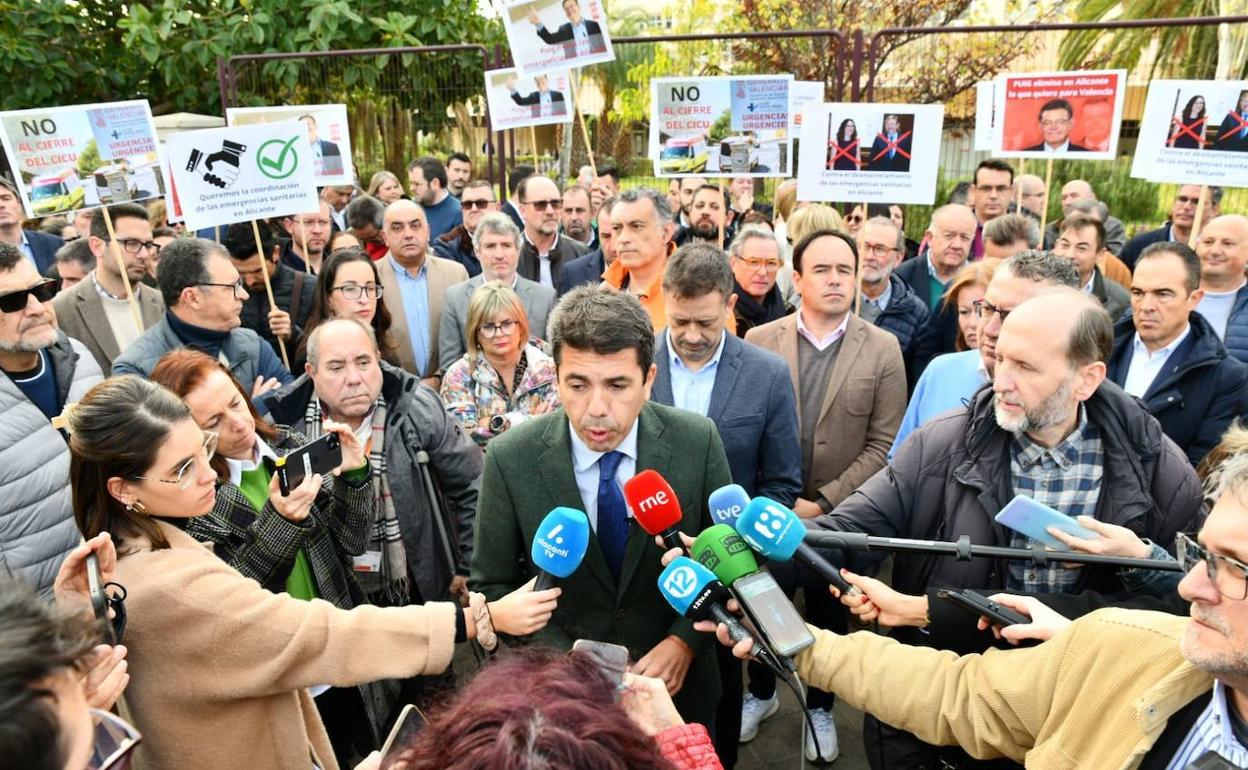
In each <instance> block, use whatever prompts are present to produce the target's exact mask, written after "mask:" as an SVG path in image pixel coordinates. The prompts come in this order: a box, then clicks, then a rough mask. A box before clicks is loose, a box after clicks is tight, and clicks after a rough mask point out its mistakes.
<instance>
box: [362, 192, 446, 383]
mask: <svg viewBox="0 0 1248 770" xmlns="http://www.w3.org/2000/svg"><path fill="white" fill-rule="evenodd" d="M381 237H382V238H383V239H384V240H385V242H386V248H387V249H388V251H387V252H386V255H385V256H384V257H382V258H381V259H379V260H377V272H378V273H379V274H380V276H381V285H382V289H383V291H382V297H383V299H382V301H383V302H385V303H386V308H387V309H388V310H389V311H390V317H391V320H392V323H391V326H390V334H391V336H392V337H393V339H394V341H395V342H397V343H398V346H399V349H398V358H399V365H400V366H402V367H403V368H404V369H405V370H407V371H408V372H410V373H412V374H414V375H416V376H417V377H420V378H421V381H422V382H424V383H425V384H426V385H429V386H430V387H432V388H434V389H435V390H436V389H437V388H438V387H439V386H440V384H441V383H440V381H439V378H438V377H437V371H438V327H439V326H440V325H441V323H442V298H443V297H444V296H445V295H446V290H447V289H449V288H450V287H451V286H454V285H455V284H457V283H460V282H461V281H466V280H468V271H467V270H466V269H464V266H463V265H461V264H459V263H458V262H454V261H452V260H449V259H443V258H441V257H435V256H434V255H433V254H432V253H431V252H430V251H429V222H428V221H427V220H426V219H425V210H424V209H423V208H421V207H420V204H418V203H415V202H413V201H409V200H397V201H395V202H394V203H391V204H390V205H389V206H387V207H386V213H385V216H384V218H383V219H382V227H381Z"/></svg>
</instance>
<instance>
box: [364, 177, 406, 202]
mask: <svg viewBox="0 0 1248 770" xmlns="http://www.w3.org/2000/svg"><path fill="white" fill-rule="evenodd" d="M368 194H369V195H371V196H373V197H374V198H376V199H377V200H379V201H381V202H382V203H384V204H386V205H387V206H389V205H390V204H391V203H394V202H395V201H397V200H399V199H400V198H402V197H403V185H402V184H400V183H399V178H398V177H397V176H395V175H394V174H392V173H390V172H389V171H378V172H377V173H376V174H373V178H372V179H370V180H369V181H368Z"/></svg>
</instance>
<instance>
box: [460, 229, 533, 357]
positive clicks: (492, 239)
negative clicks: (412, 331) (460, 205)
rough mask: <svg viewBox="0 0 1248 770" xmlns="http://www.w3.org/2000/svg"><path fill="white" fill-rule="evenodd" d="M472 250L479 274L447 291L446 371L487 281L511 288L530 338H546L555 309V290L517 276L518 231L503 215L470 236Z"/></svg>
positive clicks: (462, 341) (465, 345)
mask: <svg viewBox="0 0 1248 770" xmlns="http://www.w3.org/2000/svg"><path fill="white" fill-rule="evenodd" d="M472 248H473V251H475V252H476V254H477V257H478V258H479V259H480V260H481V273H480V274H479V275H475V276H473V277H472V278H470V279H469V280H467V281H464V282H463V283H457V284H455V285H454V286H452V287H451V288H449V289H447V291H446V300H445V301H444V302H443V304H442V321H441V324H440V326H439V329H438V368H439V369H440V370H441V371H444V372H445V371H446V370H447V369H450V368H451V365H452V364H454V363H455V362H456V361H458V360H459V359H460V357H461V356H463V355H464V352H465V351H466V350H467V349H468V341H467V339H465V338H464V329H465V328H466V327H467V325H468V300H469V299H471V298H472V293H473V292H474V291H476V290H477V287H479V286H481V285H482V284H484V283H485V282H486V281H498V282H499V283H503V284H506V285H508V286H511V287H512V288H513V289H515V290H516V294H517V295H519V297H520V302H521V304H523V305H524V312H525V314H526V315H528V317H529V328H530V329H532V330H533V336H535V337H538V338H542V339H544V338H545V337H546V321H547V319H548V318H549V317H550V311H551V310H552V309H553V308H554V306H555V290H554V289H552V288H550V287H549V286H543V285H541V284H540V283H537V282H536V281H530V280H529V279H528V278H524V277H522V276H519V275H517V274H516V265H517V263H518V262H519V261H520V229H519V228H518V227H516V226H515V225H514V224H512V221H511V219H510V218H508V217H507V215H505V214H498V213H494V214H487V215H486V216H485V218H483V219H482V220H481V223H480V224H478V225H477V229H476V230H475V231H474V232H473V234H472Z"/></svg>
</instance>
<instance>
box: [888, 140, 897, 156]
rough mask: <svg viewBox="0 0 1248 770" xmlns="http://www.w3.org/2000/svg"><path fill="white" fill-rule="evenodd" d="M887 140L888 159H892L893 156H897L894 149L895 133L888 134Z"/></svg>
mask: <svg viewBox="0 0 1248 770" xmlns="http://www.w3.org/2000/svg"><path fill="white" fill-rule="evenodd" d="M888 141H889V150H888V159H889V160H892V159H893V158H895V157H897V150H896V149H894V145H895V144H896V142H897V135H896V134H889V135H888Z"/></svg>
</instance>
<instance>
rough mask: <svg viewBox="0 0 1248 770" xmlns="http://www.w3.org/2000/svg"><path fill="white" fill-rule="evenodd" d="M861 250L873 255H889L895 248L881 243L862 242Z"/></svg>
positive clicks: (893, 252)
mask: <svg viewBox="0 0 1248 770" xmlns="http://www.w3.org/2000/svg"><path fill="white" fill-rule="evenodd" d="M862 251H863V253H864V254H870V255H872V256H875V257H891V256H892V255H893V254H895V253H896V252H897V249H896V248H894V247H892V246H888V245H886V244H883V243H863V244H862Z"/></svg>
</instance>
